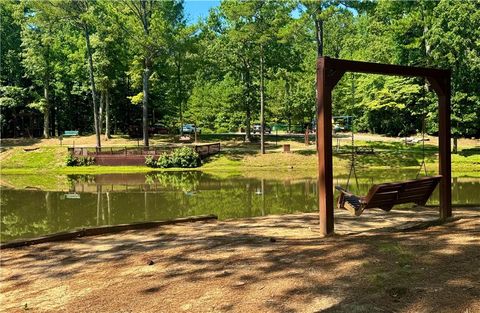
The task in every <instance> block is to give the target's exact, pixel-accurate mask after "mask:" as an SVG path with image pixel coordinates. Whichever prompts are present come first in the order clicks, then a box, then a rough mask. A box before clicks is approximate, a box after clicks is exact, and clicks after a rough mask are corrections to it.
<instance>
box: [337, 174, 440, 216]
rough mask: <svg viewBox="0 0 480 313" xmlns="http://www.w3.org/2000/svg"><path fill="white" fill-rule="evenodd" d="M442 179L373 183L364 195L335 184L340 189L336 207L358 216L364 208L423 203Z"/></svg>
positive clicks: (431, 178) (386, 207)
mask: <svg viewBox="0 0 480 313" xmlns="http://www.w3.org/2000/svg"><path fill="white" fill-rule="evenodd" d="M440 179H442V176H441V175H438V176H432V177H424V178H419V179H415V180H409V181H404V182H397V183H385V184H379V185H374V186H372V187H371V188H370V190H369V191H368V193H367V195H366V196H364V197H361V196H356V195H354V194H353V193H351V192H349V191H348V190H346V189H344V188H342V187H340V186H336V187H335V189H337V190H338V191H340V196H339V197H338V201H337V208H339V209H345V210H348V211H349V212H350V213H352V214H354V215H356V216H359V215H360V214H362V212H363V211H364V210H365V209H372V208H379V209H382V210H384V211H387V212H388V211H390V210H391V209H392V208H393V206H394V205H397V204H404V203H415V204H417V205H419V206H423V205H425V203H427V200H428V198H430V196H431V195H432V192H433V191H434V190H435V188H436V187H437V185H438V183H439V182H440Z"/></svg>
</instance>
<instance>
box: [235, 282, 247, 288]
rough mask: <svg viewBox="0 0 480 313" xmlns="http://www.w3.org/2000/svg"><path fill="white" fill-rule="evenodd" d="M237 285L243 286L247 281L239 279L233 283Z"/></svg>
mask: <svg viewBox="0 0 480 313" xmlns="http://www.w3.org/2000/svg"><path fill="white" fill-rule="evenodd" d="M233 285H234V286H235V287H241V286H243V285H245V282H244V281H237V282H236V283H235V284H233Z"/></svg>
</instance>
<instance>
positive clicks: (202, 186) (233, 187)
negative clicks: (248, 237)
mask: <svg viewBox="0 0 480 313" xmlns="http://www.w3.org/2000/svg"><path fill="white" fill-rule="evenodd" d="M18 176H19V175H16V177H17V178H18ZM276 176H279V175H276ZM280 176H281V175H280ZM285 176H287V177H289V175H288V173H287V175H283V177H285ZM292 176H293V175H292ZM414 176H415V175H414V174H413V176H412V173H409V172H405V171H402V172H391V171H388V173H385V172H370V173H368V174H367V175H362V178H361V179H360V180H359V185H358V187H357V186H356V184H353V185H352V182H351V183H350V185H351V186H350V189H351V190H353V191H355V192H357V193H358V194H365V193H366V192H367V191H368V189H369V188H370V186H371V185H372V184H374V183H381V182H385V181H395V180H403V179H408V178H412V177H414ZM2 179H3V180H5V181H8V179H9V177H8V176H7V175H5V176H4V177H3V178H2ZM29 179H32V180H33V177H30V178H29V177H25V180H26V181H29ZM56 179H57V180H58V179H60V180H64V182H65V186H67V187H64V188H57V189H58V190H57V191H44V190H41V189H38V188H34V187H28V188H23V189H15V188H14V187H10V188H7V187H2V188H1V198H0V199H1V211H2V212H1V213H2V214H1V241H2V242H6V241H10V240H13V239H18V238H29V237H36V236H40V235H45V234H50V233H55V232H60V231H67V230H73V229H76V228H82V227H91V226H99V225H115V224H123V223H131V222H140V221H153V220H155V221H157V220H169V219H174V218H178V217H186V216H192V215H203V214H216V215H217V216H218V217H219V219H230V218H242V217H253V216H263V215H268V214H287V213H297V212H315V211H317V182H316V178H312V177H299V178H281V177H280V178H278V177H276V178H258V177H244V176H233V177H218V176H213V175H209V174H206V173H202V172H167V173H165V172H163V173H149V174H107V175H75V176H61V177H60V178H59V177H56ZM345 183H346V177H336V178H335V181H334V184H336V185H337V184H340V185H343V186H344V185H345ZM479 191H480V179H479V178H454V179H453V202H454V203H464V204H478V203H480V192H479ZM429 203H430V204H438V193H437V192H435V193H434V195H433V196H432V197H431V199H430V200H429Z"/></svg>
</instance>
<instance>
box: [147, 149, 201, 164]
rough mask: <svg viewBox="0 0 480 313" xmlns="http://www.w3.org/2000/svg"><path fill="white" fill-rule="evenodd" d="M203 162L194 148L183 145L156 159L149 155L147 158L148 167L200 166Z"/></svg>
mask: <svg viewBox="0 0 480 313" xmlns="http://www.w3.org/2000/svg"><path fill="white" fill-rule="evenodd" d="M200 164H201V160H200V156H199V155H198V153H197V152H196V151H195V150H193V149H192V148H188V147H182V148H179V149H175V150H173V152H172V153H170V154H168V153H163V154H161V155H160V156H159V157H158V159H157V160H156V161H155V160H154V159H153V157H151V156H148V157H146V158H145V165H146V166H148V167H160V168H169V167H182V168H193V167H198V166H200Z"/></svg>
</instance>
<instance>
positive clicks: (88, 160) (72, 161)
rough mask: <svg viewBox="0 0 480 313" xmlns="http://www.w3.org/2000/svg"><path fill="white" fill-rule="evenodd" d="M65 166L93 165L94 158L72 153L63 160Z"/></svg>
mask: <svg viewBox="0 0 480 313" xmlns="http://www.w3.org/2000/svg"><path fill="white" fill-rule="evenodd" d="M65 163H66V165H67V166H89V165H95V158H94V157H89V156H87V157H76V156H74V155H72V154H69V155H68V156H67V159H66V161H65Z"/></svg>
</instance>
